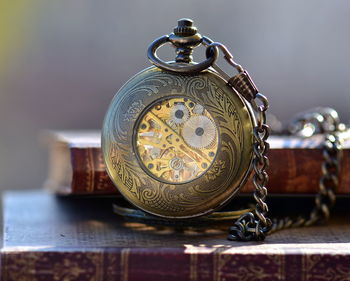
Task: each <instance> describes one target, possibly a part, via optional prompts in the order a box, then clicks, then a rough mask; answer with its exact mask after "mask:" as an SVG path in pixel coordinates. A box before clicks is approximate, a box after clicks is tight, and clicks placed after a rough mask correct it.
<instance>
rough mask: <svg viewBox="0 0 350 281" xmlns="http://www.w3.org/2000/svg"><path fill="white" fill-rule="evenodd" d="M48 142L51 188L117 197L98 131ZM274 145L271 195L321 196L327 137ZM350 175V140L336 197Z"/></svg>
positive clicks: (348, 188) (347, 189) (286, 139)
mask: <svg viewBox="0 0 350 281" xmlns="http://www.w3.org/2000/svg"><path fill="white" fill-rule="evenodd" d="M47 142H48V143H49V151H50V167H49V175H48V179H47V181H46V183H45V186H46V188H48V189H49V190H52V191H54V192H56V193H60V194H66V195H78V194H79V195H82V194H84V195H110V194H118V191H117V189H116V187H115V186H114V185H113V183H112V181H111V180H110V179H109V177H108V175H107V173H106V171H105V164H104V162H103V157H102V153H101V148H100V145H101V144H100V133H99V132H98V131H71V132H69V131H66V132H51V133H50V134H49V137H48V138H47ZM269 142H270V146H271V149H270V152H269V159H270V168H269V170H268V172H269V184H268V191H269V193H271V194H307V193H312V194H314V193H317V192H318V188H319V187H318V182H319V178H320V176H321V165H322V161H323V156H322V144H323V136H321V135H319V136H315V137H312V138H309V139H303V138H298V137H290V136H272V137H271V138H270V141H269ZM349 170H350V141H348V142H346V143H345V145H344V156H343V160H342V172H341V177H340V178H341V182H340V186H339V188H338V190H336V193H337V194H350V176H348V172H347V171H349ZM253 189H254V188H253V184H252V182H251V181H248V182H247V184H246V185H245V187H244V188H243V190H242V192H243V193H247V192H251V191H252V190H253Z"/></svg>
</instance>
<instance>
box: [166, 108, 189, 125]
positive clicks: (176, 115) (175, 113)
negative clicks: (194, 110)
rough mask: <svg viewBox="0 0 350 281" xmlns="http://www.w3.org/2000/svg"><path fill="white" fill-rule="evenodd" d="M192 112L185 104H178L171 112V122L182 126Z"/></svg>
mask: <svg viewBox="0 0 350 281" xmlns="http://www.w3.org/2000/svg"><path fill="white" fill-rule="evenodd" d="M189 117H190V112H189V111H188V108H187V107H186V106H185V105H183V104H176V105H174V107H173V108H172V109H171V111H170V120H172V121H173V122H174V123H175V124H182V123H184V122H186V121H187V120H188V118H189Z"/></svg>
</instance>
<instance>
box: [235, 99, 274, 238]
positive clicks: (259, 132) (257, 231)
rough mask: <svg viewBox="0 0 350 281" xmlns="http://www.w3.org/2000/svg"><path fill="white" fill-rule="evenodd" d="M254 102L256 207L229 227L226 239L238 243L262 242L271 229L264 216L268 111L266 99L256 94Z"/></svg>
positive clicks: (266, 210)
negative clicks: (255, 123)
mask: <svg viewBox="0 0 350 281" xmlns="http://www.w3.org/2000/svg"><path fill="white" fill-rule="evenodd" d="M256 100H259V101H260V102H262V105H259V106H257V110H258V113H259V116H258V122H257V123H258V124H257V126H256V127H255V128H254V132H253V134H254V145H253V148H254V159H253V169H254V175H253V184H254V187H255V192H254V199H255V201H256V206H255V210H254V213H252V212H249V213H246V214H244V215H242V216H241V217H240V218H239V219H238V220H237V221H236V222H235V223H234V225H233V226H231V227H230V230H229V235H228V239H229V240H239V241H251V240H258V241H259V240H264V239H265V236H266V234H267V233H268V232H269V231H270V229H271V227H272V222H271V220H270V219H269V218H268V217H267V216H266V215H267V212H268V206H267V204H266V202H265V200H266V196H267V188H266V186H267V183H268V179H269V177H268V174H267V172H266V170H267V169H268V167H269V159H268V157H267V153H268V150H269V143H268V142H267V139H268V137H269V135H270V128H269V126H268V125H267V124H266V111H267V109H268V106H269V104H268V101H267V98H266V97H265V96H264V95H262V94H260V93H257V94H256Z"/></svg>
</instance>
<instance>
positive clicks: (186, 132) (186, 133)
mask: <svg viewBox="0 0 350 281" xmlns="http://www.w3.org/2000/svg"><path fill="white" fill-rule="evenodd" d="M182 136H183V138H184V140H185V142H186V143H187V144H188V145H189V146H191V147H193V148H197V149H201V148H206V147H208V146H210V145H211V144H212V143H213V142H214V140H215V138H216V128H215V124H214V123H213V122H212V121H211V120H210V119H209V118H208V117H206V116H204V115H199V116H193V117H191V118H190V119H189V120H188V121H187V122H186V123H185V124H184V127H183V130H182Z"/></svg>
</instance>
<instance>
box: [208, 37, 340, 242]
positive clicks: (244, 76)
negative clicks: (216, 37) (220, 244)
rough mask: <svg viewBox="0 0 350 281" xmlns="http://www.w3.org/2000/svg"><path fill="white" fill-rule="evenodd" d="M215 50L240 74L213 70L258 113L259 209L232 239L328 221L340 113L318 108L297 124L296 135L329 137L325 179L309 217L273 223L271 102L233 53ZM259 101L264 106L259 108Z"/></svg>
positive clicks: (248, 238) (242, 220)
mask: <svg viewBox="0 0 350 281" xmlns="http://www.w3.org/2000/svg"><path fill="white" fill-rule="evenodd" d="M214 47H216V48H219V49H220V50H221V51H222V52H223V53H224V58H225V59H226V61H227V62H228V63H229V64H230V65H231V66H233V67H234V68H236V69H237V71H238V74H237V75H235V76H233V77H231V78H230V76H228V75H227V74H226V73H225V72H224V71H223V70H222V69H221V68H220V67H218V66H217V65H216V64H213V65H212V67H213V68H214V69H215V70H216V71H217V72H218V73H219V74H221V75H222V76H223V77H224V78H225V79H226V80H227V81H228V84H229V85H230V86H231V87H233V88H234V89H235V90H237V91H238V92H239V93H240V94H241V95H242V96H243V97H244V98H245V99H246V100H247V101H248V102H250V103H251V104H252V107H253V108H254V109H255V111H256V112H257V125H256V126H255V128H254V131H253V135H254V144H253V150H254V159H253V170H254V175H253V184H254V187H255V192H254V199H255V201H256V206H255V210H254V212H247V213H246V214H243V215H242V216H241V217H240V218H239V219H238V220H236V221H235V222H234V225H233V226H231V227H230V229H229V235H228V239H229V240H235V241H252V240H255V241H259V240H260V241H261V240H264V239H265V237H266V235H268V234H270V233H273V232H275V231H277V230H282V229H286V228H291V227H301V226H310V225H314V224H319V223H324V222H326V221H327V220H328V219H329V217H330V209H331V207H332V206H333V205H334V203H335V200H336V196H335V190H336V188H337V186H338V185H339V174H340V166H341V157H342V142H343V139H342V138H341V137H340V134H341V133H342V132H343V131H344V130H345V126H344V124H341V123H340V122H339V117H338V114H337V112H336V111H335V110H333V109H330V108H318V109H316V110H313V111H310V112H306V113H304V114H302V115H300V116H299V117H298V118H297V119H296V121H295V122H294V124H293V129H292V130H291V133H292V134H297V135H301V136H304V137H310V136H312V135H314V134H316V133H322V134H324V135H325V141H324V145H323V158H324V162H323V164H322V176H321V178H320V181H319V192H318V194H317V195H316V196H315V205H314V207H313V209H312V211H311V212H310V214H309V215H308V216H299V217H297V218H296V219H291V218H288V217H285V218H282V219H274V220H273V221H271V220H270V219H269V218H268V217H267V213H268V206H267V204H266V202H265V201H266V196H267V188H266V186H267V183H268V180H269V177H268V174H267V169H268V167H269V159H268V157H267V153H268V150H269V144H268V142H267V139H268V137H269V135H270V128H269V126H268V125H267V124H266V119H267V118H266V111H267V110H268V107H269V103H268V100H267V98H266V97H265V96H264V95H262V94H261V93H260V92H259V91H258V89H257V87H256V85H255V84H254V82H253V80H252V79H251V77H250V75H249V73H248V72H247V71H246V70H244V69H243V67H242V66H241V65H240V64H238V63H236V62H235V61H234V60H233V56H232V54H231V53H230V52H229V51H228V49H227V48H226V47H225V46H224V45H223V44H221V43H217V42H214V43H211V44H209V45H207V53H209V51H210V48H214ZM257 102H258V103H260V105H257Z"/></svg>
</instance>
